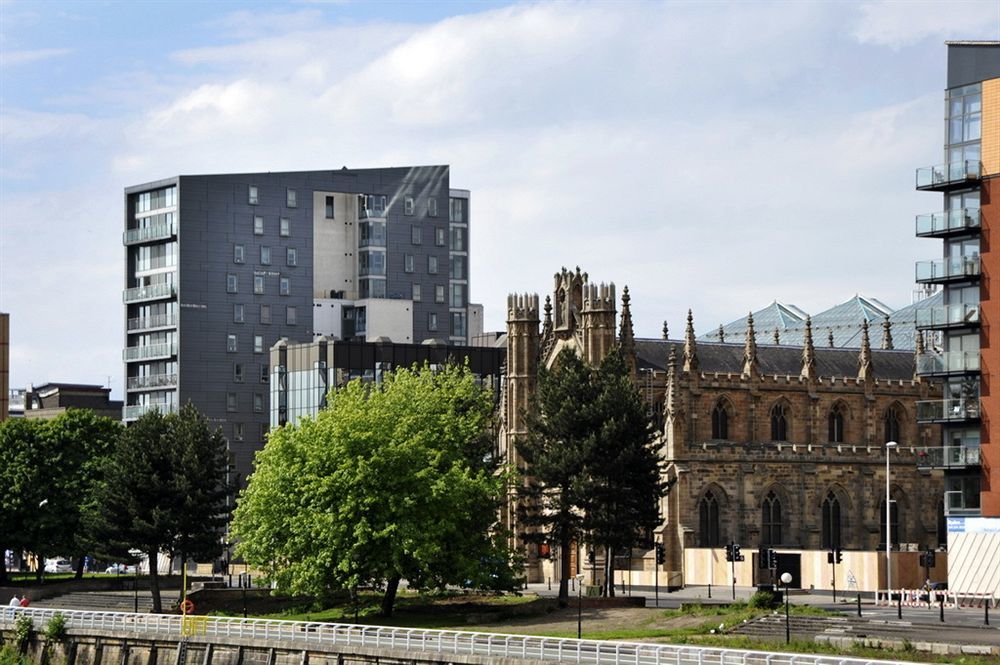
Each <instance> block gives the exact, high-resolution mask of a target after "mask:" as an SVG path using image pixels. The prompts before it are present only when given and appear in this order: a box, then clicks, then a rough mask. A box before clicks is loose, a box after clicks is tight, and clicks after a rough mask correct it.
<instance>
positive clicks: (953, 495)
mask: <svg viewBox="0 0 1000 665" xmlns="http://www.w3.org/2000/svg"><path fill="white" fill-rule="evenodd" d="M979 513H980V507H979V493H978V492H976V493H971V494H966V493H965V492H962V491H961V490H952V491H950V492H945V493H944V514H945V515H947V516H956V515H966V516H972V515H979Z"/></svg>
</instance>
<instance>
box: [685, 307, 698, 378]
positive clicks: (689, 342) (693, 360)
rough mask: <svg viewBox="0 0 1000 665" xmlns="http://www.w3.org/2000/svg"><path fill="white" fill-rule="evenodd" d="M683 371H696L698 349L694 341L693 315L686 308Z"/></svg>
mask: <svg viewBox="0 0 1000 665" xmlns="http://www.w3.org/2000/svg"><path fill="white" fill-rule="evenodd" d="M683 369H684V371H685V372H696V371H698V351H697V350H696V349H695V342H694V317H693V316H692V315H691V310H690V309H689V310H688V318H687V326H686V327H685V328H684V367H683Z"/></svg>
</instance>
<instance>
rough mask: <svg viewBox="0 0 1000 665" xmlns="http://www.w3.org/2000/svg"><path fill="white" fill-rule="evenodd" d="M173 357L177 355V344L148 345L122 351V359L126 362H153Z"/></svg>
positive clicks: (130, 347) (131, 347)
mask: <svg viewBox="0 0 1000 665" xmlns="http://www.w3.org/2000/svg"><path fill="white" fill-rule="evenodd" d="M173 355H177V343H176V342H165V343H163V344H147V345H145V346H129V347H126V348H125V349H124V350H123V351H122V359H123V360H124V361H125V362H132V361H134V360H151V359H153V358H169V357H170V356H173Z"/></svg>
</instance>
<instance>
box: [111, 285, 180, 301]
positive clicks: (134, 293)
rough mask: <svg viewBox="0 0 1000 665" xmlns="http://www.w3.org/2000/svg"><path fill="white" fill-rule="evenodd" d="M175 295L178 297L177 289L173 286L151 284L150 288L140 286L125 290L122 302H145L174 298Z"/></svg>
mask: <svg viewBox="0 0 1000 665" xmlns="http://www.w3.org/2000/svg"><path fill="white" fill-rule="evenodd" d="M175 295H177V289H176V288H175V287H174V285H173V284H151V285H149V286H138V287H136V288H134V289H125V292H124V293H123V294H122V300H124V301H125V302H126V303H133V302H142V301H144V300H159V299H161V298H173V297H174V296H175Z"/></svg>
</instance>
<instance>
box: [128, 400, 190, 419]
mask: <svg viewBox="0 0 1000 665" xmlns="http://www.w3.org/2000/svg"><path fill="white" fill-rule="evenodd" d="M150 411H159V412H160V413H162V414H164V415H165V414H168V413H177V405H176V404H172V403H169V402H153V403H151V404H130V405H129V406H126V407H125V409H124V410H123V411H122V417H123V419H124V420H137V419H139V418H141V417H142V416H143V415H145V414H147V413H149V412H150Z"/></svg>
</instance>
